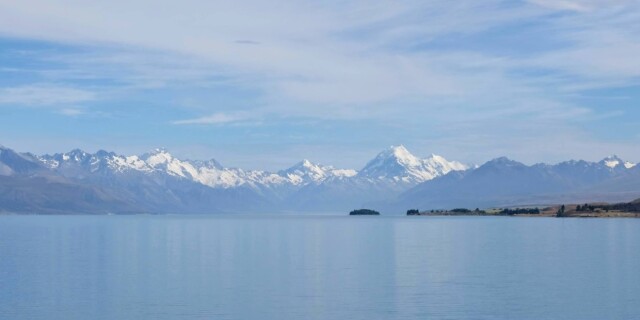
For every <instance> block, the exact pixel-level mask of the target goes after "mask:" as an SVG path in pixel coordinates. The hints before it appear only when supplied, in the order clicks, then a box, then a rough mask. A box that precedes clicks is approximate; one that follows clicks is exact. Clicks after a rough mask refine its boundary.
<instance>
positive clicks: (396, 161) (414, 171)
mask: <svg viewBox="0 0 640 320" xmlns="http://www.w3.org/2000/svg"><path fill="white" fill-rule="evenodd" d="M465 169H466V166H465V165H463V164H461V163H459V162H455V161H453V162H450V161H447V160H446V159H445V158H443V157H441V156H437V155H431V157H430V158H427V159H420V158H418V157H416V156H414V155H413V154H411V152H409V150H407V148H405V147H404V146H403V145H399V146H391V147H389V148H388V149H386V150H384V151H382V152H380V153H379V154H378V155H377V156H376V157H375V158H374V159H373V160H371V161H369V163H367V165H366V166H365V167H364V168H363V169H362V171H360V173H359V174H358V175H359V176H361V177H366V178H372V179H391V180H393V181H396V182H400V181H404V182H410V183H419V182H423V181H427V180H431V179H433V178H435V177H438V176H441V175H443V174H447V173H448V172H449V171H452V170H465Z"/></svg>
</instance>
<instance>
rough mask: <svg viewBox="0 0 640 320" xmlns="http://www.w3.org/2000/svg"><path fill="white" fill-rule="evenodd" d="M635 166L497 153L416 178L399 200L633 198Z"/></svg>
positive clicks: (637, 188) (421, 203) (442, 203)
mask: <svg viewBox="0 0 640 320" xmlns="http://www.w3.org/2000/svg"><path fill="white" fill-rule="evenodd" d="M636 168H637V167H636V166H634V165H632V164H631V163H630V162H625V161H623V160H621V159H620V158H618V157H615V156H611V157H607V158H605V159H603V160H601V161H599V162H588V161H584V160H578V161H576V160H571V161H565V162H561V163H558V164H555V165H549V164H542V163H541V164H535V165H531V166H527V165H525V164H523V163H520V162H517V161H513V160H510V159H508V158H505V157H502V158H497V159H493V160H491V161H488V162H487V163H485V164H483V165H482V166H479V167H478V168H475V169H472V170H467V171H463V172H455V173H452V174H448V175H445V176H443V177H439V178H436V179H433V180H431V181H427V182H424V183H421V184H419V185H417V186H416V187H415V188H412V189H411V190H408V191H407V192H405V193H404V194H402V195H401V196H400V201H399V202H398V203H402V206H406V205H407V204H410V205H412V206H414V207H421V208H431V209H440V208H448V207H452V206H468V207H489V206H508V205H523V204H544V203H559V202H564V201H568V202H571V201H575V202H592V201H606V200H615V201H620V200H626V198H625V197H629V199H632V198H633V199H635V198H634V197H636V198H637V194H639V193H640V170H636Z"/></svg>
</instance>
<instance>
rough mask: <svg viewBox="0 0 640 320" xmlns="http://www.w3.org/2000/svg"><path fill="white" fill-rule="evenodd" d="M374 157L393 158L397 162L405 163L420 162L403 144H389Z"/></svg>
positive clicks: (413, 163) (414, 163)
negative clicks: (389, 145)
mask: <svg viewBox="0 0 640 320" xmlns="http://www.w3.org/2000/svg"><path fill="white" fill-rule="evenodd" d="M376 158H380V159H383V158H394V159H396V160H397V162H398V163H401V164H407V165H416V164H418V163H419V162H420V159H419V158H418V157H416V156H414V155H413V154H412V153H411V152H409V150H407V148H405V146H403V145H399V146H391V147H389V149H387V150H385V151H382V152H381V153H380V154H378V156H377V157H376Z"/></svg>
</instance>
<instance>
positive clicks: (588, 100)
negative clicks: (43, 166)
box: [0, 0, 640, 170]
mask: <svg viewBox="0 0 640 320" xmlns="http://www.w3.org/2000/svg"><path fill="white" fill-rule="evenodd" d="M638 21H640V2H638V1H625V0H619V1H616V0H613V1H612V0H609V1H596V0H586V1H572V0H555V1H551V0H531V1H497V0H486V1H466V0H460V1H455V2H451V1H397V2H388V1H375V0H373V1H323V2H318V1H288V0H280V1H278V2H270V3H267V2H264V1H233V2H232V1H225V2H218V1H180V2H179V3H178V2H175V1H135V3H133V4H132V3H131V1H121V0H114V1H109V2H108V3H107V2H88V1H71V0H55V1H31V0H22V1H0V143H1V144H3V145H6V146H9V147H12V148H15V149H17V150H20V151H32V152H36V153H47V152H49V153H50V152H59V151H65V150H70V149H73V148H82V149H85V150H87V151H96V150H98V149H107V150H112V151H116V152H118V153H123V154H140V153H144V152H146V151H149V150H151V149H153V148H156V147H166V148H167V149H169V150H170V151H171V152H172V153H174V154H176V155H178V156H180V157H183V158H195V159H207V158H215V159H217V160H219V161H220V162H221V163H223V164H224V165H226V166H239V167H246V168H257V169H270V170H273V169H279V168H283V167H287V166H289V165H291V164H293V163H295V162H297V161H299V160H300V159H302V158H308V159H311V160H313V161H317V162H321V163H326V164H333V165H336V166H340V167H353V168H359V167H361V166H362V165H364V163H365V162H366V161H367V160H369V159H370V158H372V157H373V156H374V155H375V154H376V153H377V152H378V151H380V150H381V149H384V148H386V147H388V146H389V145H392V144H404V145H406V146H407V147H408V148H409V149H410V150H411V151H412V152H413V153H415V154H416V155H419V156H426V155H428V154H430V153H437V154H441V155H443V156H445V157H447V158H449V159H452V160H459V161H463V162H467V163H482V162H483V161H486V160H489V159H491V158H494V157H497V156H502V155H506V156H509V157H512V158H514V159H517V160H520V161H523V162H526V163H534V162H542V161H544V162H557V161H560V160H566V159H570V158H583V159H588V160H598V159H600V158H602V157H604V156H606V155H609V154H618V155H619V156H621V157H622V158H625V159H627V160H631V161H640V148H638V146H639V143H640V126H638V122H639V121H638V120H637V119H640V111H639V110H638V101H640V59H639V58H638V57H640V23H638Z"/></svg>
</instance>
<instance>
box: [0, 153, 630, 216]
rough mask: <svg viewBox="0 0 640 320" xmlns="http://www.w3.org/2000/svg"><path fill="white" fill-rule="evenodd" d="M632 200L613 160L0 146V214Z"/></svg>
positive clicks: (625, 166) (625, 174)
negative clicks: (236, 160)
mask: <svg viewBox="0 0 640 320" xmlns="http://www.w3.org/2000/svg"><path fill="white" fill-rule="evenodd" d="M639 194H640V166H635V164H633V163H631V162H625V161H623V160H621V159H619V158H618V157H615V156H612V157H608V158H606V159H603V160H602V161H600V162H587V161H582V160H580V161H567V162H562V163H559V164H556V165H548V164H536V165H532V166H527V165H524V164H522V163H519V162H516V161H513V160H509V159H507V158H497V159H494V160H491V161H489V162H487V163H485V164H483V165H481V166H468V165H465V164H463V163H460V162H457V161H449V160H447V159H445V158H443V157H441V156H438V155H431V156H430V157H428V158H424V159H423V158H419V157H416V156H414V155H413V154H411V153H410V152H409V151H408V150H407V149H406V148H405V147H404V146H392V147H390V148H388V149H386V150H383V151H382V152H380V153H379V154H378V155H376V156H375V157H374V158H373V159H372V160H371V161H369V162H368V163H367V164H366V165H365V166H364V167H363V168H362V169H360V170H352V169H337V168H334V167H332V166H325V165H321V164H317V163H313V162H311V161H309V160H303V161H301V162H299V163H297V164H295V165H293V166H292V167H290V168H287V169H284V170H280V171H277V172H268V171H261V170H243V169H239V168H228V167H224V166H223V165H221V164H220V163H219V162H217V161H216V160H213V159H212V160H208V161H193V160H182V159H178V158H176V157H174V156H173V155H171V154H170V153H169V152H167V151H166V150H164V149H156V150H154V151H153V152H150V153H146V154H143V155H139V156H123V155H118V154H116V153H113V152H107V151H102V150H101V151H98V152H96V153H93V154H92V153H87V152H84V151H82V150H72V151H70V152H67V153H57V154H53V155H34V154H31V153H19V152H16V151H14V150H12V149H9V148H6V147H2V146H0V211H2V212H13V213H43V214H55V213H78V214H83V213H84V214H108V213H115V214H124V213H225V212H227V213H231V212H303V211H306V212H325V211H326V212H336V211H339V212H348V210H351V209H353V208H358V207H362V206H371V207H376V208H383V209H384V210H383V212H384V211H387V212H389V213H391V212H395V213H398V212H402V210H406V209H407V208H418V207H419V208H424V209H429V208H431V209H435V208H451V207H458V206H468V207H489V206H508V205H518V204H545V203H558V202H561V201H573V200H575V201H576V202H585V199H586V200H587V201H592V200H602V201H605V200H612V201H613V200H616V201H617V200H629V199H635V198H637V196H638V195H639Z"/></svg>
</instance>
